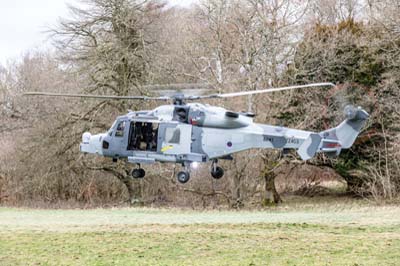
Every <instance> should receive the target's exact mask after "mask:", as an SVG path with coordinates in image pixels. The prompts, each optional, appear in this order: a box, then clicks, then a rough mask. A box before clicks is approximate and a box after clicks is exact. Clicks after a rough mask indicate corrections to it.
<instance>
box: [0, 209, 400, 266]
mask: <svg viewBox="0 0 400 266" xmlns="http://www.w3.org/2000/svg"><path fill="white" fill-rule="evenodd" d="M399 225H400V208H399V207H395V206H392V207H385V206H382V207H379V206H375V207H368V206H358V207H357V206H353V205H348V206H347V207H346V206H341V207H338V206H336V207H331V208H328V209H322V208H315V209H312V208H290V209H287V210H285V208H284V207H283V208H277V209H274V210H267V211H253V212H249V211H244V212H228V211H222V212H221V211H207V212H195V211H183V210H171V211H170V210H157V209H96V210H29V209H6V208H0V265H399V263H400V227H399Z"/></svg>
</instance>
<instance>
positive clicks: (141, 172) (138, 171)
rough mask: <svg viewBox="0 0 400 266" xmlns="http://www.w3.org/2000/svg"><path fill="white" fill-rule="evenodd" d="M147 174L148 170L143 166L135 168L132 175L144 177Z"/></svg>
mask: <svg viewBox="0 0 400 266" xmlns="http://www.w3.org/2000/svg"><path fill="white" fill-rule="evenodd" d="M145 175H146V172H145V171H144V169H142V168H138V169H133V170H132V177H133V178H136V179H138V178H143V177H144V176H145Z"/></svg>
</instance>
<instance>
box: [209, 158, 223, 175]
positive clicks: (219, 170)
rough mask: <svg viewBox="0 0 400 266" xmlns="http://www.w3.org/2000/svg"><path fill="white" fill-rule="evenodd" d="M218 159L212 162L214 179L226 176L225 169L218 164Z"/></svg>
mask: <svg viewBox="0 0 400 266" xmlns="http://www.w3.org/2000/svg"><path fill="white" fill-rule="evenodd" d="M217 163H218V161H217V160H214V161H213V162H212V164H211V176H212V177H213V178H214V179H220V178H222V177H223V176H224V169H222V168H221V167H219V166H217Z"/></svg>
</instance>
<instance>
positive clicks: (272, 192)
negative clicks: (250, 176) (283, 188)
mask: <svg viewBox="0 0 400 266" xmlns="http://www.w3.org/2000/svg"><path fill="white" fill-rule="evenodd" d="M275 177H276V174H275V173H274V172H273V171H266V172H265V174H264V179H265V194H264V199H263V204H264V205H270V204H278V203H281V202H282V199H281V196H279V194H278V192H277V191H276V187H275Z"/></svg>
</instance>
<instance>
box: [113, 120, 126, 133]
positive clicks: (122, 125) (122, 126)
mask: <svg viewBox="0 0 400 266" xmlns="http://www.w3.org/2000/svg"><path fill="white" fill-rule="evenodd" d="M124 131H125V121H121V122H119V124H118V126H117V130H116V131H115V136H116V137H123V136H124Z"/></svg>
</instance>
